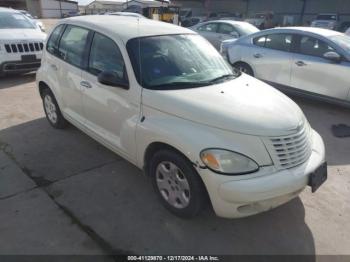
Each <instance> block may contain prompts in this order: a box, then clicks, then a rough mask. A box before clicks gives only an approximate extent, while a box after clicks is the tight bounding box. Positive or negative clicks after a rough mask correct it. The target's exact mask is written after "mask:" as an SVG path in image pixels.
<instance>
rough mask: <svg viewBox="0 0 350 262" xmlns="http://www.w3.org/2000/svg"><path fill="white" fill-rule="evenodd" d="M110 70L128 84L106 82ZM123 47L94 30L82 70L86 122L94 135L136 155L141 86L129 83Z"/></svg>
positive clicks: (113, 147) (115, 147)
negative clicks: (104, 76) (101, 77)
mask: <svg viewBox="0 0 350 262" xmlns="http://www.w3.org/2000/svg"><path fill="white" fill-rule="evenodd" d="M102 72H108V73H109V74H112V75H114V76H115V77H116V78H117V79H120V80H121V82H123V83H124V84H119V85H118V84H102V83H100V82H99V81H98V76H99V75H100V74H101V73H102ZM128 83H129V82H128V76H127V71H126V66H125V63H124V59H123V55H122V53H121V50H120V49H119V47H118V45H117V44H116V42H115V41H113V40H112V39H110V38H109V37H106V36H104V35H102V34H99V33H94V36H93V39H92V43H91V50H90V56H89V61H88V65H87V69H86V71H83V73H82V81H81V86H82V88H83V89H84V91H83V107H84V115H85V119H86V120H85V125H86V127H87V128H88V130H89V131H90V132H92V133H93V135H94V136H97V137H98V138H100V139H102V140H103V142H104V143H105V144H106V145H107V146H110V147H111V148H112V149H114V150H116V151H118V152H119V153H121V154H122V155H124V156H131V157H132V158H134V157H135V154H136V149H135V125H136V123H137V120H138V117H139V113H140V100H141V89H140V90H135V89H133V88H132V87H129V86H128Z"/></svg>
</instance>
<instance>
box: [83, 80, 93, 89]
mask: <svg viewBox="0 0 350 262" xmlns="http://www.w3.org/2000/svg"><path fill="white" fill-rule="evenodd" d="M80 85H81V86H82V87H85V88H92V85H91V84H90V83H89V82H87V81H81V82H80Z"/></svg>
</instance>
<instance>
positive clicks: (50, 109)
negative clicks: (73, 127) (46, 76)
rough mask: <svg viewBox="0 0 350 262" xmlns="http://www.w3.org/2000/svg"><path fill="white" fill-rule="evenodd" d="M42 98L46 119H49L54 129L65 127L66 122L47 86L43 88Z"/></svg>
mask: <svg viewBox="0 0 350 262" xmlns="http://www.w3.org/2000/svg"><path fill="white" fill-rule="evenodd" d="M42 100H43V107H44V111H45V115H46V119H47V120H48V121H49V123H50V125H51V126H52V127H54V128H56V129H63V128H65V127H66V126H67V124H68V122H67V121H66V120H65V119H64V117H63V115H62V113H61V110H60V108H59V106H58V104H57V101H56V98H55V96H54V95H53V93H52V92H51V90H50V89H48V88H47V89H44V90H43V92H42Z"/></svg>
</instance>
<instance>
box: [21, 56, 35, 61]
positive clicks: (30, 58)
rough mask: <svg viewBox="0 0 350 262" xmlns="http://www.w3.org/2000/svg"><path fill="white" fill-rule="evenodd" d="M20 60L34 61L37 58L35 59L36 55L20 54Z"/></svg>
mask: <svg viewBox="0 0 350 262" xmlns="http://www.w3.org/2000/svg"><path fill="white" fill-rule="evenodd" d="M21 60H22V62H27V63H29V62H36V61H37V60H38V59H36V55H22V57H21Z"/></svg>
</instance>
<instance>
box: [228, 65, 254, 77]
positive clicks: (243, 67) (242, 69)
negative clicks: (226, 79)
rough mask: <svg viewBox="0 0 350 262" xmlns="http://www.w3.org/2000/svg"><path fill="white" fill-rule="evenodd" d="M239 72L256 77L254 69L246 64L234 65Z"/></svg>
mask: <svg viewBox="0 0 350 262" xmlns="http://www.w3.org/2000/svg"><path fill="white" fill-rule="evenodd" d="M233 66H234V67H235V68H236V69H237V70H239V71H240V72H242V73H245V74H247V75H250V76H254V72H253V69H252V68H251V67H250V66H249V65H248V64H246V63H241V62H239V63H236V64H234V65H233Z"/></svg>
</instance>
